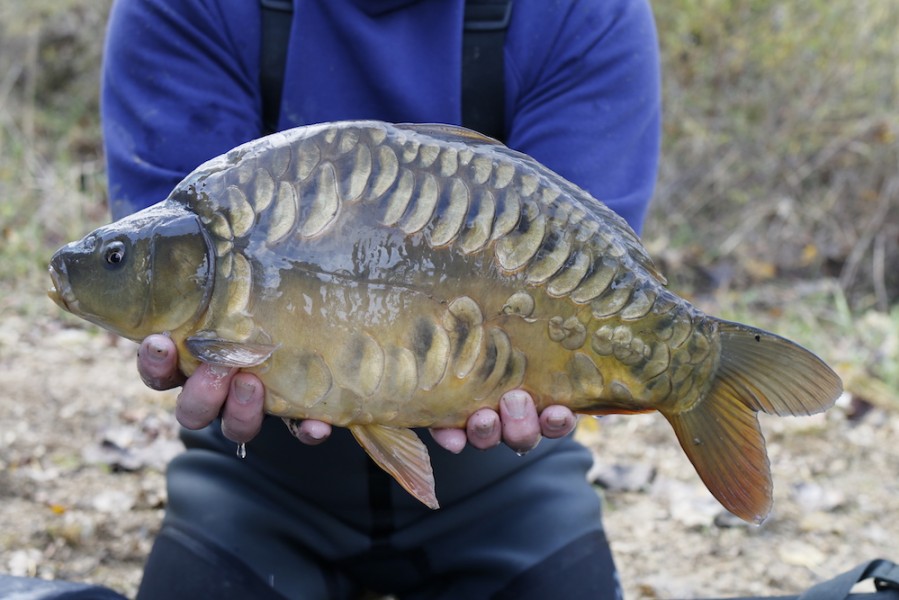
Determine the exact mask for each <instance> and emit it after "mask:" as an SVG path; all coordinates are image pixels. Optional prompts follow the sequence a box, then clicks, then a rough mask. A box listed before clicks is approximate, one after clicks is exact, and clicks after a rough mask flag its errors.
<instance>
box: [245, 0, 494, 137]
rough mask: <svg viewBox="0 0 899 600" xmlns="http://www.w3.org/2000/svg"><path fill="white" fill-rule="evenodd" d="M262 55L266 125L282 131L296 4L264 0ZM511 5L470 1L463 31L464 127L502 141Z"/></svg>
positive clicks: (487, 0)
mask: <svg viewBox="0 0 899 600" xmlns="http://www.w3.org/2000/svg"><path fill="white" fill-rule="evenodd" d="M260 3H261V6H262V51H261V54H260V75H259V83H260V86H261V89H262V125H263V132H264V133H266V134H269V133H274V132H275V131H277V129H278V116H279V114H280V110H281V92H282V90H283V88H284V67H285V65H286V63H287V45H288V41H289V40H290V26H291V21H292V18H293V2H292V0H260ZM511 15H512V0H466V2H465V20H464V28H463V31H462V125H464V126H465V127H468V128H470V129H474V130H475V131H479V132H481V133H483V134H485V135H489V136H491V137H494V138H496V139H498V140H500V141H504V140H505V137H506V123H505V121H506V115H505V113H506V111H505V103H506V94H505V91H506V88H505V76H504V72H503V63H504V61H503V47H504V45H505V41H506V29H507V28H508V26H509V19H510V18H511Z"/></svg>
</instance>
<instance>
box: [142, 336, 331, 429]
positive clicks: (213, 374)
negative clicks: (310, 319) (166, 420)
mask: <svg viewBox="0 0 899 600" xmlns="http://www.w3.org/2000/svg"><path fill="white" fill-rule="evenodd" d="M137 370H138V372H140V376H141V379H143V381H144V383H146V384H147V385H148V386H150V387H151V388H153V389H156V390H167V389H171V388H173V387H177V386H179V385H180V386H183V387H182V389H181V393H180V394H178V400H177V402H176V404H175V418H176V419H178V422H179V423H181V425H182V426H184V427H186V428H187V429H202V428H203V427H206V426H207V425H209V424H210V423H211V422H212V421H213V420H215V418H216V417H218V416H219V415H221V416H222V433H224V434H225V437H226V438H228V439H229V440H231V441H234V442H237V443H246V442H248V441H250V440H251V439H253V438H254V437H256V434H257V433H259V430H260V429H261V428H262V419H263V417H264V416H265V413H264V411H263V407H262V403H263V399H264V393H263V390H264V388H263V386H262V382H261V381H259V378H258V377H256V376H255V375H253V374H252V373H238V372H237V369H229V368H227V367H219V366H213V365H208V364H205V363H204V364H201V365H200V366H199V367H197V370H196V371H194V373H193V374H192V375H191V376H190V377H185V376H184V374H183V373H181V371H179V370H178V350H177V349H176V348H175V343H174V342H173V341H172V340H171V338H169V337H167V336H164V335H158V334H157V335H150V336H147V338H146V339H144V341H143V343H141V345H140V348H139V349H138V351H137ZM322 425H326V427H327V430H328V431H327V433H330V426H328V425H327V424H325V423H322ZM307 427H308V426H307ZM313 429H314V428H313ZM316 432H317V431H316ZM320 437H321V439H322V440H323V439H324V438H325V437H327V434H325V435H321V436H320Z"/></svg>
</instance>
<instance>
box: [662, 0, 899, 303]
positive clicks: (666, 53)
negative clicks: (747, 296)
mask: <svg viewBox="0 0 899 600" xmlns="http://www.w3.org/2000/svg"><path fill="white" fill-rule="evenodd" d="M654 10H655V13H656V19H657V23H658V29H659V38H660V44H661V48H662V60H663V82H664V103H665V130H664V133H665V136H664V147H663V156H662V162H661V173H660V179H659V186H658V193H657V196H656V199H655V204H654V210H653V213H652V215H651V217H650V220H649V222H648V224H647V232H646V238H647V240H648V241H649V243H650V246H651V250H653V253H654V254H656V255H657V256H659V258H660V260H661V262H662V263H663V267H664V268H665V270H666V272H668V273H669V275H670V276H671V279H672V280H673V282H674V285H675V287H681V286H686V287H690V288H696V289H698V290H699V291H702V290H703V289H707V290H711V289H719V288H721V287H725V288H728V287H732V288H738V289H745V288H747V287H748V286H751V285H754V284H756V283H758V282H763V281H768V280H771V279H774V278H786V279H792V278H817V277H831V278H836V279H838V281H839V282H840V284H841V286H842V288H843V290H844V292H845V294H846V297H847V298H848V300H849V302H850V304H851V305H852V306H853V308H856V309H859V310H861V309H864V308H867V307H872V306H874V307H877V308H878V309H880V310H887V308H888V306H889V305H891V304H892V303H895V302H896V301H897V299H899V269H897V268H896V265H897V264H899V35H897V33H896V32H897V31H899V2H896V1H895V0H887V1H883V0H852V1H849V0H841V1H834V0H795V1H793V2H780V1H775V0H666V1H665V2H655V3H654ZM666 262H667V263H668V264H664V263H666Z"/></svg>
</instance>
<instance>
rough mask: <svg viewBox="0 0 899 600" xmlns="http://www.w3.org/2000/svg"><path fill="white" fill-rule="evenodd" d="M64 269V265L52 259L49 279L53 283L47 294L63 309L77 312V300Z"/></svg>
mask: <svg viewBox="0 0 899 600" xmlns="http://www.w3.org/2000/svg"><path fill="white" fill-rule="evenodd" d="M65 270H66V268H65V265H64V264H63V263H61V262H59V261H56V260H54V261H53V262H51V263H50V280H51V281H52V282H53V285H52V286H51V288H50V289H49V290H47V296H49V297H50V299H51V300H53V302H55V303H56V304H57V305H58V306H59V307H60V308H62V309H63V310H67V311H69V312H70V313H75V314H77V311H78V300H76V299H75V294H74V292H72V286H70V285H69V278H68V277H67V276H66V273H65Z"/></svg>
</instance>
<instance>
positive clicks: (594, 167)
mask: <svg viewBox="0 0 899 600" xmlns="http://www.w3.org/2000/svg"><path fill="white" fill-rule="evenodd" d="M565 4H566V5H567V7H566V10H563V11H560V10H559V8H558V3H551V2H546V1H545V0H518V1H517V2H516V3H515V5H514V10H513V14H512V23H511V24H510V27H509V32H508V38H507V44H506V54H505V58H506V77H507V84H506V89H507V98H506V104H507V111H506V114H507V119H508V121H507V126H508V131H509V137H508V144H509V145H510V146H512V147H514V148H516V149H518V150H520V151H522V152H524V153H526V154H530V155H531V156H533V157H534V158H536V159H537V160H538V161H540V162H542V163H544V164H545V165H547V166H548V167H550V168H551V169H553V170H554V171H557V172H558V173H560V174H561V175H563V176H564V177H565V178H566V179H569V180H571V181H573V182H575V183H577V184H578V185H579V186H581V187H583V188H585V189H586V190H588V191H589V192H590V193H591V194H593V195H594V196H595V197H597V198H599V199H600V200H602V201H603V202H605V203H606V204H607V205H608V206H609V207H611V208H612V209H613V210H615V212H617V213H618V214H620V215H621V216H622V217H624V218H625V219H626V220H627V221H628V222H629V223H630V224H631V226H632V227H634V229H636V230H637V231H639V230H640V228H641V226H642V224H643V220H644V218H645V216H646V211H647V208H648V207H649V201H650V199H651V197H652V194H653V189H654V187H655V180H656V174H657V168H658V156H659V146H660V138H661V99H660V96H661V92H660V87H661V85H660V73H659V56H658V42H657V39H656V32H655V24H654V21H653V17H652V12H651V10H650V7H649V4H648V1H647V0H612V1H600V0H572V1H570V2H567V3H565Z"/></svg>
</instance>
